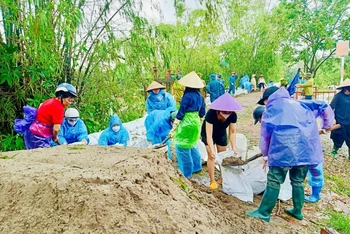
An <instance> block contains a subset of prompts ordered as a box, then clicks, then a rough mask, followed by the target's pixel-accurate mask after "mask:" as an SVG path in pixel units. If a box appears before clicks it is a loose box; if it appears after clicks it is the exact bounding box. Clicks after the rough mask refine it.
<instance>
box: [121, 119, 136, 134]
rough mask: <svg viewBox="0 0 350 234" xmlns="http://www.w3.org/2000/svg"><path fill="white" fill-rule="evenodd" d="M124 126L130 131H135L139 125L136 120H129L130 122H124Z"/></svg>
mask: <svg viewBox="0 0 350 234" xmlns="http://www.w3.org/2000/svg"><path fill="white" fill-rule="evenodd" d="M123 127H124V128H126V129H128V130H129V132H134V131H136V129H137V125H136V123H135V122H134V121H131V122H128V123H123Z"/></svg>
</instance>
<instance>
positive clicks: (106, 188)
mask: <svg viewBox="0 0 350 234" xmlns="http://www.w3.org/2000/svg"><path fill="white" fill-rule="evenodd" d="M5 155H6V156H9V157H11V156H13V155H15V157H14V158H13V159H1V160H0V233H257V232H259V233H262V232H266V233H268V232H270V231H271V230H274V231H278V230H279V229H278V227H277V226H278V220H277V221H276V222H275V224H274V223H273V222H272V223H271V224H269V225H265V224H264V223H263V222H262V221H260V220H253V219H250V218H248V217H247V216H245V215H244V211H245V210H246V209H253V207H252V206H249V205H247V204H245V203H243V202H241V201H239V200H238V199H236V198H234V197H232V196H228V195H225V194H223V193H222V192H215V193H211V192H210V191H207V189H206V188H205V187H201V186H196V185H194V187H195V188H194V187H193V185H192V183H191V182H190V181H188V180H187V179H185V178H183V177H182V176H181V175H180V174H179V173H178V171H177V169H176V168H175V167H174V166H173V165H172V163H171V162H170V161H168V159H166V157H165V155H164V153H160V152H159V151H156V150H152V149H137V148H128V149H120V148H115V147H105V148H103V147H95V146H90V147H89V146H84V147H80V146H79V147H72V146H59V147H55V148H50V149H37V150H32V151H17V152H6V153H2V155H1V156H5ZM280 230H281V229H280ZM282 230H283V229H282Z"/></svg>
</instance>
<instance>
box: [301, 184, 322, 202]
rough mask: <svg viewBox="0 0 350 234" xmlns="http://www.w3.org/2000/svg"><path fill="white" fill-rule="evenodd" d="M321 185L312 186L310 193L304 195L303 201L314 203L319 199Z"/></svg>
mask: <svg viewBox="0 0 350 234" xmlns="http://www.w3.org/2000/svg"><path fill="white" fill-rule="evenodd" d="M321 190H322V187H312V194H311V196H309V197H305V201H307V202H310V203H315V202H318V201H319V200H321Z"/></svg>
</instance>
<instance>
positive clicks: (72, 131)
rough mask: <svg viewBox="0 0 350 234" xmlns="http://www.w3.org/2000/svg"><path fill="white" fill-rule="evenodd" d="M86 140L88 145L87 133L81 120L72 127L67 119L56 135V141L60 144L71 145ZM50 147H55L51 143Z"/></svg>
mask: <svg viewBox="0 0 350 234" xmlns="http://www.w3.org/2000/svg"><path fill="white" fill-rule="evenodd" d="M84 139H85V140H86V142H87V143H89V137H88V131H87V128H86V126H85V123H84V121H83V120H81V119H78V120H77V123H76V124H75V125H74V126H72V125H70V124H69V123H68V121H67V118H65V119H64V121H63V123H62V125H61V129H60V132H59V133H58V140H59V142H60V143H61V144H71V143H74V142H81V141H82V140H84ZM52 145H56V144H55V143H53V144H52Z"/></svg>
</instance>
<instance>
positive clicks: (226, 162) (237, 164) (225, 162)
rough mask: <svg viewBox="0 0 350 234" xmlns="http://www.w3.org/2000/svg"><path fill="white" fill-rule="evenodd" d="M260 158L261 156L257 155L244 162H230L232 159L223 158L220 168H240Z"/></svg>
mask: <svg viewBox="0 0 350 234" xmlns="http://www.w3.org/2000/svg"><path fill="white" fill-rule="evenodd" d="M261 156H262V154H261V153H258V154H256V155H254V156H253V157H251V158H249V159H247V160H245V161H242V162H230V160H229V158H232V157H229V158H224V160H222V163H221V166H242V165H246V164H248V163H249V162H251V161H253V160H255V159H257V158H260V157H261ZM225 159H227V160H225Z"/></svg>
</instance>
